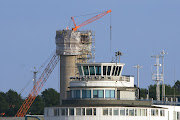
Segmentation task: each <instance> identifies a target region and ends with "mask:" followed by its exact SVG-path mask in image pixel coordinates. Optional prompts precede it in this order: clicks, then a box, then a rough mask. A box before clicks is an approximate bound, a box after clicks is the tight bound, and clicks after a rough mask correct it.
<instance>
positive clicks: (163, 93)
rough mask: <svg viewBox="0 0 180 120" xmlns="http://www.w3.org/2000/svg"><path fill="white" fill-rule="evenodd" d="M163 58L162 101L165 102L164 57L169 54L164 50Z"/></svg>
mask: <svg viewBox="0 0 180 120" xmlns="http://www.w3.org/2000/svg"><path fill="white" fill-rule="evenodd" d="M160 54H161V57H162V101H165V85H164V55H165V54H168V53H166V52H164V50H162V52H160Z"/></svg>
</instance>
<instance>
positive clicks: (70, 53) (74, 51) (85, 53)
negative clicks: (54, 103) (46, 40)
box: [56, 30, 93, 104]
mask: <svg viewBox="0 0 180 120" xmlns="http://www.w3.org/2000/svg"><path fill="white" fill-rule="evenodd" d="M56 54H57V55H59V56H60V101H62V100H64V99H67V98H68V96H69V94H68V93H69V82H70V77H72V76H76V75H77V74H78V73H77V67H76V63H79V62H81V63H86V62H87V61H88V60H89V59H91V58H93V54H92V32H91V31H76V32H74V31H72V30H58V31H56ZM60 104H61V102H60Z"/></svg>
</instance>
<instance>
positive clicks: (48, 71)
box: [15, 54, 60, 117]
mask: <svg viewBox="0 0 180 120" xmlns="http://www.w3.org/2000/svg"><path fill="white" fill-rule="evenodd" d="M59 59H60V58H59V56H57V55H56V54H54V55H53V57H52V58H51V60H50V62H49V63H48V65H47V66H46V68H45V69H44V71H43V73H42V74H41V76H40V77H39V79H38V81H37V82H36V84H35V85H34V87H35V88H34V87H33V89H32V90H31V92H30V93H29V96H28V97H27V98H26V100H25V101H24V102H23V104H22V105H21V107H20V109H19V110H18V112H17V113H16V115H15V116H16V117H24V116H25V115H26V113H27V111H28V110H29V108H30V106H31V105H32V103H33V102H34V100H35V98H36V97H37V95H38V93H39V92H40V90H41V89H42V87H43V86H44V84H45V82H46V81H47V79H48V77H49V76H50V74H51V73H52V71H53V70H54V68H55V67H56V65H57V63H58V62H59Z"/></svg>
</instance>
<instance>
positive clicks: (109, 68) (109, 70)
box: [107, 66, 111, 75]
mask: <svg viewBox="0 0 180 120" xmlns="http://www.w3.org/2000/svg"><path fill="white" fill-rule="evenodd" d="M110 73H111V66H108V70H107V75H110Z"/></svg>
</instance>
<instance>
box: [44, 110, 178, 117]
mask: <svg viewBox="0 0 180 120" xmlns="http://www.w3.org/2000/svg"><path fill="white" fill-rule="evenodd" d="M53 112H54V114H53V116H85V115H87V116H88V115H91V116H96V108H54V111H53ZM46 115H47V116H48V112H47V114H46ZM102 115H104V116H112V115H113V116H147V109H145V108H102ZM151 116H165V111H164V110H162V109H151ZM177 117H178V118H179V113H178V114H177Z"/></svg>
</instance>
